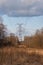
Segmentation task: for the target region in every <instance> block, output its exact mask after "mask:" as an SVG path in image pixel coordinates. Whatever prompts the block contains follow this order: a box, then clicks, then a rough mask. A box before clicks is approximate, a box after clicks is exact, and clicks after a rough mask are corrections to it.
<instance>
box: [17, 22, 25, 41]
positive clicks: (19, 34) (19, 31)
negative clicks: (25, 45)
mask: <svg viewBox="0 0 43 65" xmlns="http://www.w3.org/2000/svg"><path fill="white" fill-rule="evenodd" d="M17 25H18V31H17V32H18V36H19V41H22V39H23V36H22V35H23V31H24V30H23V24H22V23H21V24H17Z"/></svg>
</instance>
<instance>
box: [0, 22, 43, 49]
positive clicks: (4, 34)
mask: <svg viewBox="0 0 43 65" xmlns="http://www.w3.org/2000/svg"><path fill="white" fill-rule="evenodd" d="M8 33H9V32H8V31H7V27H6V26H5V25H4V24H3V23H0V47H6V46H15V47H16V46H17V47H18V46H19V45H22V47H29V48H43V28H41V29H40V30H36V33H35V34H34V35H32V36H24V41H19V38H18V36H16V35H15V34H14V33H10V34H8Z"/></svg>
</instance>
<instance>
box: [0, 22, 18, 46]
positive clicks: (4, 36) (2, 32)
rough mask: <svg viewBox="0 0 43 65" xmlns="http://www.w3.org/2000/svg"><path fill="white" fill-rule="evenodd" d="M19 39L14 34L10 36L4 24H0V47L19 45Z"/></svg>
mask: <svg viewBox="0 0 43 65" xmlns="http://www.w3.org/2000/svg"><path fill="white" fill-rule="evenodd" d="M17 41H18V37H17V36H15V35H14V33H10V34H8V30H7V28H6V26H5V25H4V24H3V23H0V47H3V46H15V45H17Z"/></svg>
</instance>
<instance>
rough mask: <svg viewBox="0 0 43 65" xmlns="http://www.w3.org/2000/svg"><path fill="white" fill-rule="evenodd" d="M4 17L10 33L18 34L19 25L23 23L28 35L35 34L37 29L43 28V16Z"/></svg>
mask: <svg viewBox="0 0 43 65" xmlns="http://www.w3.org/2000/svg"><path fill="white" fill-rule="evenodd" d="M2 17H3V20H4V21H3V23H4V24H5V25H7V28H8V30H9V32H13V33H16V32H17V27H18V25H17V24H18V23H23V28H25V33H26V35H31V34H34V33H35V31H36V30H37V29H41V28H42V27H43V16H36V17H8V16H6V15H4V16H2Z"/></svg>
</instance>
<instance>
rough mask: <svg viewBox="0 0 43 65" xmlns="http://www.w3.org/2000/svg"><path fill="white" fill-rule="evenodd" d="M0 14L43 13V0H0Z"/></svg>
mask: <svg viewBox="0 0 43 65" xmlns="http://www.w3.org/2000/svg"><path fill="white" fill-rule="evenodd" d="M0 14H2V15H8V16H39V15H43V0H0Z"/></svg>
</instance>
